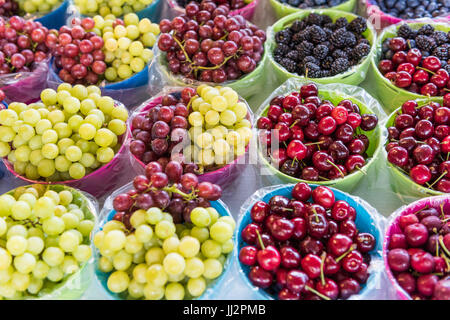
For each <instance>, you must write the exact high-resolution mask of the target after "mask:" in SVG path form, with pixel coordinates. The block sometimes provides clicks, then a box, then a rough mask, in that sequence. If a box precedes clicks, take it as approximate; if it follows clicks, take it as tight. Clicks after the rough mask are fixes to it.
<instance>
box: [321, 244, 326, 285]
mask: <svg viewBox="0 0 450 320" xmlns="http://www.w3.org/2000/svg"><path fill="white" fill-rule="evenodd" d="M326 257H327V254H326V253H325V252H324V253H322V259H321V260H322V262H321V264H320V280H321V281H322V285H323V286H325V274H324V272H323V268H324V266H325V258H326Z"/></svg>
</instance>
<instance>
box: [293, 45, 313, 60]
mask: <svg viewBox="0 0 450 320" xmlns="http://www.w3.org/2000/svg"><path fill="white" fill-rule="evenodd" d="M313 49H314V45H313V44H312V43H311V42H308V41H302V43H300V44H299V45H298V46H297V50H298V51H299V52H300V53H301V54H303V55H304V56H305V57H306V56H309V55H310V54H311V53H312V51H313Z"/></svg>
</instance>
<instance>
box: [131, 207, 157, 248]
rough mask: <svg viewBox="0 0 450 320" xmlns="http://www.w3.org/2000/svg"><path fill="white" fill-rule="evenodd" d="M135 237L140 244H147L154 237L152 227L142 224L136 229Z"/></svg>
mask: <svg viewBox="0 0 450 320" xmlns="http://www.w3.org/2000/svg"><path fill="white" fill-rule="evenodd" d="M146 214H147V213H146ZM135 235H136V239H137V240H138V241H139V242H141V243H146V242H148V241H150V240H151V238H152V237H153V230H152V228H151V227H150V226H148V225H146V224H141V225H139V226H138V227H137V228H136V231H135Z"/></svg>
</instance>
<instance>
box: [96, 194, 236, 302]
mask: <svg viewBox="0 0 450 320" xmlns="http://www.w3.org/2000/svg"><path fill="white" fill-rule="evenodd" d="M211 206H212V207H213V208H214V209H216V210H217V212H218V213H219V215H220V216H230V217H231V214H230V212H229V211H228V209H227V208H226V207H225V204H224V203H223V202H222V201H221V200H218V201H211ZM115 214H116V210H111V211H110V212H109V214H108V218H107V221H110V220H112V218H113V217H114V215H115ZM102 229H103V225H102V226H100V229H99V230H102ZM97 231H98V230H97ZM233 241H236V232H235V233H234V235H233ZM232 256H233V253H232V252H231V253H229V254H228V256H227V260H226V262H225V265H224V266H223V272H222V274H221V275H220V276H219V277H218V278H216V279H214V280H212V281H211V282H209V284H207V287H206V290H205V293H209V292H212V293H218V292H220V287H221V285H222V282H223V280H224V279H225V278H226V275H227V273H228V271H229V270H230V269H231V262H232V261H231V259H232ZM94 257H95V261H96V263H95V275H96V278H97V280H98V281H99V282H100V284H101V287H102V288H103V290H104V292H105V293H106V294H107V296H108V297H109V298H110V299H112V300H123V299H122V297H121V294H118V293H114V292H112V291H110V290H109V289H108V285H107V283H108V277H109V275H110V274H111V272H109V273H104V272H102V271H100V270H99V269H98V263H97V262H98V260H99V259H100V253H99V251H98V249H95V252H94ZM205 293H203V295H201V296H200V297H197V298H195V299H194V300H198V299H202V297H203V296H204V295H205Z"/></svg>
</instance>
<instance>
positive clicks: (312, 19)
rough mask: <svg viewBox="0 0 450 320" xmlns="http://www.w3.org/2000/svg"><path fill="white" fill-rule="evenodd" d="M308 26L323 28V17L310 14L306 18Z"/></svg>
mask: <svg viewBox="0 0 450 320" xmlns="http://www.w3.org/2000/svg"><path fill="white" fill-rule="evenodd" d="M306 24H308V25H310V26H312V25H316V26H321V25H322V15H320V14H317V13H310V14H309V15H308V17H306Z"/></svg>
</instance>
